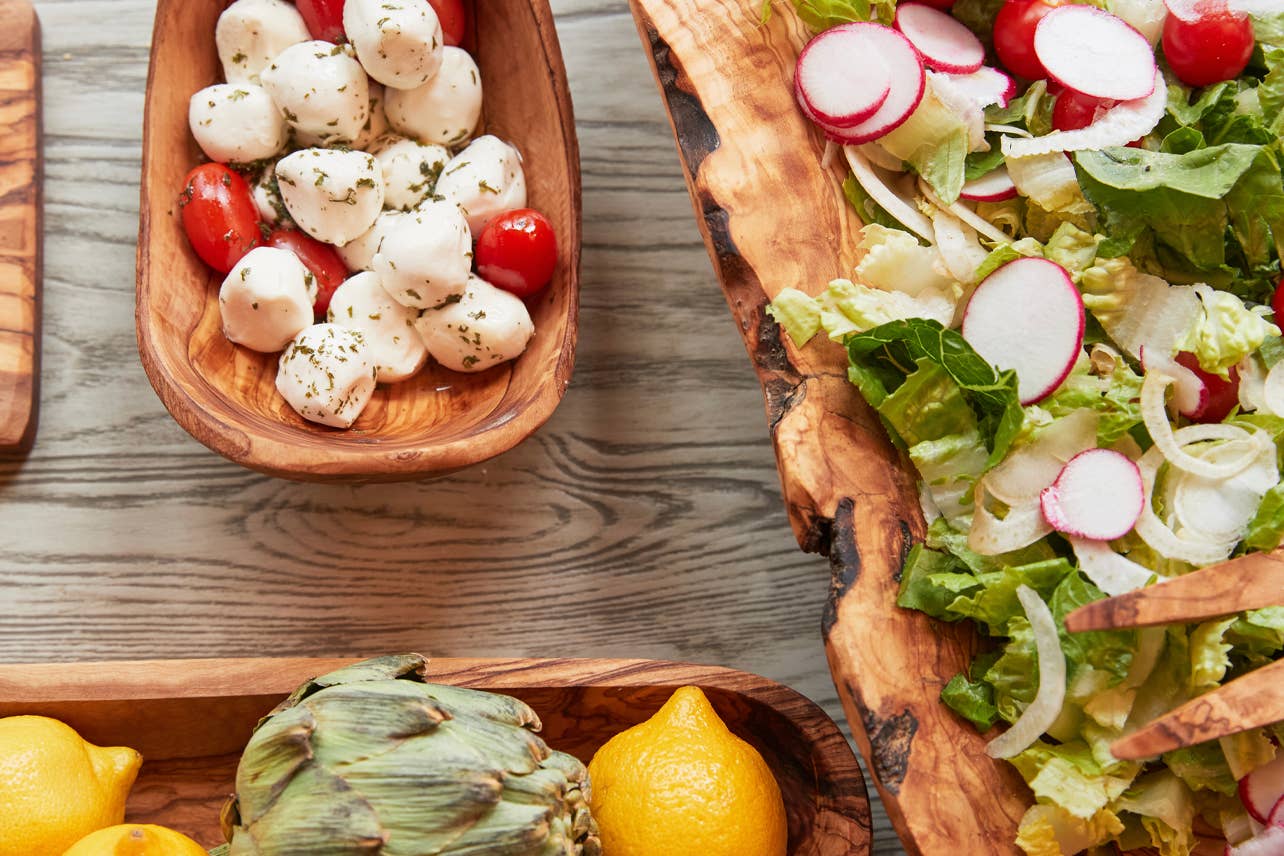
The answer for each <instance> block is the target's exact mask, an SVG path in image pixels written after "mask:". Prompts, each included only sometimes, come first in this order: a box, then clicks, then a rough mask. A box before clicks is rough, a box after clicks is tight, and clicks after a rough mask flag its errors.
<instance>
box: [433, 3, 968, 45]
mask: <svg viewBox="0 0 1284 856" xmlns="http://www.w3.org/2000/svg"><path fill="white" fill-rule="evenodd" d="M950 2H951V3H953V2H954V0H950ZM428 3H429V4H430V5H431V6H432V8H433V11H434V12H436V13H437V20H439V21H441V35H442V38H443V39H444V40H445V42H446V44H448V45H453V46H454V47H459V46H460V45H461V44H463V43H464V34H465V32H467V30H468V16H467V13H466V12H464V2H463V0H428Z"/></svg>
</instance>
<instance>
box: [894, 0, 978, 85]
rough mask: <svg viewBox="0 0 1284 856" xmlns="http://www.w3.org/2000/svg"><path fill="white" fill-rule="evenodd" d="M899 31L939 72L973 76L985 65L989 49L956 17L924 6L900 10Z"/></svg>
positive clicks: (908, 5) (905, 5)
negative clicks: (986, 49) (986, 50)
mask: <svg viewBox="0 0 1284 856" xmlns="http://www.w3.org/2000/svg"><path fill="white" fill-rule="evenodd" d="M896 28H897V29H898V30H900V31H901V33H902V34H904V36H905V38H907V39H909V40H910V44H912V45H913V46H914V49H915V50H917V51H918V52H919V54H920V55H921V56H922V57H923V62H925V63H927V65H928V66H930V67H931V68H934V69H936V70H937V71H948V72H953V73H956V74H969V73H971V72H974V71H976V70H977V69H979V68H980V67H981V65H982V64H983V63H984V62H985V46H984V45H982V44H981V40H980V39H978V38H977V37H976V34H975V33H973V32H972V31H971V30H969V29H968V28H967V27H965V26H964V25H963V24H962V23H960V22H959V21H958V20H957V19H956V18H953V17H951V16H950V15H947V14H946V13H944V12H942V11H940V10H939V9H933V8H932V7H931V6H925V5H923V4H922V3H901V4H899V5H898V6H897V7H896Z"/></svg>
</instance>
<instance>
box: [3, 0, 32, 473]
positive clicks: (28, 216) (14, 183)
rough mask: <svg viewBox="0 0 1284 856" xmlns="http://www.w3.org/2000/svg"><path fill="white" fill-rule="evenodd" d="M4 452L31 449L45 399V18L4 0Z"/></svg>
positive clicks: (21, 0)
mask: <svg viewBox="0 0 1284 856" xmlns="http://www.w3.org/2000/svg"><path fill="white" fill-rule="evenodd" d="M0 128H3V129H4V130H3V133H0V452H21V451H25V450H27V449H29V448H30V447H31V444H32V443H33V442H35V438H36V417H37V412H38V409H39V400H40V277H41V241H42V234H43V233H42V223H41V221H42V205H41V189H40V187H41V179H42V164H41V159H42V155H41V146H40V136H41V134H40V21H39V19H38V18H37V17H36V13H35V10H33V9H32V8H31V4H30V3H28V2H26V0H0Z"/></svg>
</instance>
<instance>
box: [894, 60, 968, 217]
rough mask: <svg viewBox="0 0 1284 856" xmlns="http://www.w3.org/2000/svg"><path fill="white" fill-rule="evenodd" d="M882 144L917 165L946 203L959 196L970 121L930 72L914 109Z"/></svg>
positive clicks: (909, 162)
mask: <svg viewBox="0 0 1284 856" xmlns="http://www.w3.org/2000/svg"><path fill="white" fill-rule="evenodd" d="M878 144H879V145H880V146H882V147H883V148H885V149H887V151H889V152H891V153H892V154H893V155H894V156H896V157H898V158H900V159H901V160H903V161H904V162H905V163H907V164H909V165H910V166H911V167H913V169H914V171H915V172H916V173H918V174H919V175H920V176H921V177H922V178H923V180H924V181H926V182H927V183H928V185H929V186H931V188H932V190H933V191H935V192H936V195H937V196H939V197H940V198H941V200H942V201H943V202H945V204H947V205H949V204H951V203H953V202H955V201H956V200H957V199H958V198H959V192H960V191H961V190H962V189H963V182H964V176H965V174H966V166H967V156H968V150H969V146H968V129H967V124H966V123H965V122H964V121H963V119H961V118H960V117H959V116H958V114H957V113H956V112H955V110H954V109H953V108H952V107H951V106H950V105H949V104H947V103H945V101H944V100H943V99H942V98H941V97H940V96H939V95H937V92H936V90H935V89H934V88H933V84H932V80H931V77H930V76H929V78H928V82H927V88H926V89H925V90H924V93H923V99H922V100H921V101H919V103H918V106H917V107H915V108H914V112H913V113H911V114H910V116H909V118H908V119H906V120H905V121H904V122H902V123H901V124H900V125H899V126H897V127H896V128H895V129H894V130H892V131H890V132H888V133H887V134H885V135H884V136H882V137H880V138H879V140H878Z"/></svg>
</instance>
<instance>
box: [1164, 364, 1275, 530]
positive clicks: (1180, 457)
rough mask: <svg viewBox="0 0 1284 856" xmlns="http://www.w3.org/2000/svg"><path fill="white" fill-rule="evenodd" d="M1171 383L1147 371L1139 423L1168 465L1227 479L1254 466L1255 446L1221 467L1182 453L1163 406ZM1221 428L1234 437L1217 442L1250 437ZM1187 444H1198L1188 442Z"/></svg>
mask: <svg viewBox="0 0 1284 856" xmlns="http://www.w3.org/2000/svg"><path fill="white" fill-rule="evenodd" d="M1172 383H1173V379H1172V378H1171V377H1170V376H1168V375H1166V374H1164V373H1162V372H1157V371H1154V370H1151V371H1147V372H1146V379H1145V380H1144V381H1142V384H1141V417H1142V420H1143V421H1144V422H1145V423H1146V430H1147V431H1149V432H1150V438H1151V439H1152V440H1154V441H1155V448H1156V449H1159V450H1160V451H1161V452H1162V453H1163V456H1164V457H1165V458H1166V459H1167V460H1168V463H1170V464H1172V465H1173V466H1174V467H1176V468H1177V469H1179V470H1181V471H1182V472H1187V473H1193V474H1194V475H1197V476H1203V477H1204V478H1208V479H1228V478H1230V477H1231V476H1233V475H1235V474H1236V473H1239V472H1241V471H1242V470H1243V469H1244V468H1245V467H1247V466H1248V465H1249V464H1251V463H1253V459H1254V458H1256V457H1257V455H1258V452H1259V449H1258V448H1256V447H1254V448H1252V449H1248V450H1246V451H1245V453H1244V454H1242V455H1240V456H1239V457H1237V458H1235V459H1234V460H1231V461H1227V462H1226V463H1223V464H1215V463H1212V462H1211V461H1204V460H1201V459H1199V458H1196V457H1194V456H1193V455H1189V454H1187V453H1186V452H1184V451H1182V449H1181V445H1180V444H1179V442H1178V440H1177V439H1176V436H1175V435H1174V434H1173V427H1172V425H1171V424H1170V423H1169V422H1168V410H1167V408H1166V406H1165V404H1164V390H1166V389H1168V387H1169V385H1171V384H1172ZM1192 427H1195V426H1192ZM1208 427H1212V426H1208ZM1220 427H1221V428H1225V429H1230V431H1231V432H1234V434H1233V436H1227V437H1223V438H1219V439H1227V440H1230V439H1237V440H1247V439H1249V438H1250V437H1251V436H1252V435H1250V434H1249V433H1248V432H1247V431H1245V430H1244V429H1243V428H1239V427H1236V426H1234V425H1221V426H1220ZM1187 436H1189V435H1187ZM1207 439H1214V438H1211V437H1210V438H1207ZM1186 442H1187V443H1191V442H1197V441H1194V440H1187V441H1186ZM1151 546H1152V547H1153V546H1154V545H1153V544H1152V545H1151ZM1156 549H1158V548H1156ZM1161 552H1162V551H1161Z"/></svg>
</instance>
